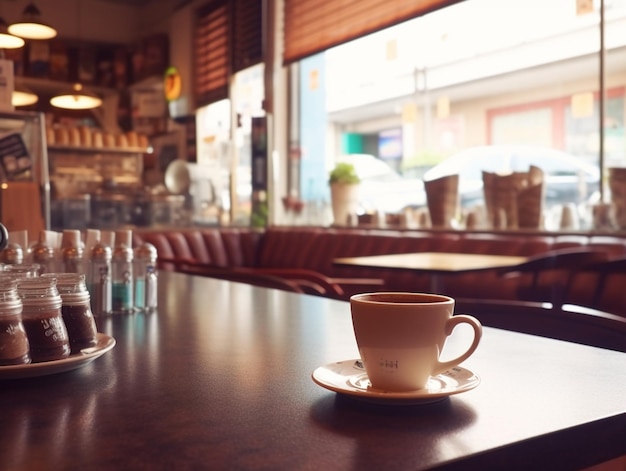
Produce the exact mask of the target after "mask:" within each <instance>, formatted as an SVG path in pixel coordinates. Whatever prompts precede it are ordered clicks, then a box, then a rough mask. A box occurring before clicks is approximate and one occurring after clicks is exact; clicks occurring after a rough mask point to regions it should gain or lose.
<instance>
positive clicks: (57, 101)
mask: <svg viewBox="0 0 626 471" xmlns="http://www.w3.org/2000/svg"><path fill="white" fill-rule="evenodd" d="M76 6H77V14H76V22H77V31H78V37H79V38H80V16H81V15H80V13H81V9H80V7H81V1H80V0H77V2H76ZM50 104H51V105H52V106H55V107H57V108H63V109H66V110H90V109H93V108H98V107H99V106H100V105H102V99H101V98H100V97H98V96H97V95H96V94H95V93H93V92H91V91H90V90H87V89H86V88H85V87H84V86H83V84H81V83H80V82H78V81H77V82H76V83H74V85H72V87H71V89H70V90H66V91H64V92H62V93H61V94H60V95H57V96H54V97H52V98H51V99H50Z"/></svg>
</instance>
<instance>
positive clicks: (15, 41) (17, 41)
mask: <svg viewBox="0 0 626 471" xmlns="http://www.w3.org/2000/svg"><path fill="white" fill-rule="evenodd" d="M23 45H24V40H23V39H22V38H18V37H17V36H13V35H12V34H9V30H8V27H7V22H6V21H4V18H2V17H1V16H0V49H17V48H19V47H22V46H23Z"/></svg>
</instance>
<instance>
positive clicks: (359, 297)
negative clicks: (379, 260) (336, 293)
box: [350, 292, 482, 392]
mask: <svg viewBox="0 0 626 471" xmlns="http://www.w3.org/2000/svg"><path fill="white" fill-rule="evenodd" d="M350 309H351V311H352V325H353V327H354V334H355V336H356V342H357V346H358V348H359V353H360V355H361V360H362V361H363V365H364V366H365V370H366V372H367V375H368V377H369V380H370V383H371V384H372V388H374V389H378V390H384V391H394V392H395V391H397V392H399V391H413V390H416V389H422V388H424V387H425V386H426V384H427V382H428V379H429V378H430V377H431V376H436V375H438V374H441V373H443V372H445V371H446V370H448V369H450V368H452V367H454V366H457V365H458V364H459V363H461V362H463V361H465V360H466V359H467V358H468V357H469V356H470V355H471V354H472V353H474V351H475V350H476V347H478V343H479V342H480V338H481V336H482V326H481V324H480V322H479V321H478V319H476V318H474V317H472V316H468V315H464V314H457V315H453V313H454V299H453V298H450V297H448V296H443V295H438V294H425V293H402V292H379V293H363V294H356V295H354V296H352V297H351V298H350ZM462 323H466V324H469V325H470V326H471V327H472V329H473V331H474V337H473V340H472V343H471V345H470V346H469V348H468V349H467V350H466V351H465V352H464V353H462V354H461V355H459V356H457V357H456V358H454V359H452V360H448V361H443V362H442V361H440V360H439V355H440V354H441V352H442V350H443V347H444V344H445V342H446V338H447V337H448V336H449V335H450V334H451V333H452V330H453V329H454V327H456V326H457V325H459V324H462Z"/></svg>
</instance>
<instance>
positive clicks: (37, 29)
mask: <svg viewBox="0 0 626 471" xmlns="http://www.w3.org/2000/svg"><path fill="white" fill-rule="evenodd" d="M8 29H9V33H11V34H14V35H15V36H19V37H20V38H26V39H51V38H54V37H55V36H56V35H57V31H56V30H55V29H54V28H53V27H52V26H49V25H47V24H45V23H44V22H43V21H41V12H40V11H39V8H37V6H35V4H34V3H29V4H28V5H27V6H26V8H25V9H24V12H23V13H22V19H21V20H20V21H18V22H17V23H13V24H12V25H9V28H8Z"/></svg>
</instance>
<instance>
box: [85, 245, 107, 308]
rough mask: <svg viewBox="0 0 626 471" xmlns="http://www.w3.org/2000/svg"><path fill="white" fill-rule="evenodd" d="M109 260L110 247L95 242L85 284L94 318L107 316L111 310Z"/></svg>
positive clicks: (90, 255) (90, 254)
mask: <svg viewBox="0 0 626 471" xmlns="http://www.w3.org/2000/svg"><path fill="white" fill-rule="evenodd" d="M111 258H112V251H111V247H108V246H106V245H104V244H102V243H101V242H97V243H95V244H94V245H93V247H91V251H90V253H89V260H88V269H87V276H86V283H87V291H89V295H90V298H91V311H92V313H93V315H94V316H99V315H103V314H108V313H110V312H111V311H112V310H113V307H112V302H113V294H112V284H111Z"/></svg>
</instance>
